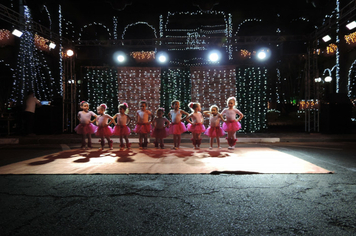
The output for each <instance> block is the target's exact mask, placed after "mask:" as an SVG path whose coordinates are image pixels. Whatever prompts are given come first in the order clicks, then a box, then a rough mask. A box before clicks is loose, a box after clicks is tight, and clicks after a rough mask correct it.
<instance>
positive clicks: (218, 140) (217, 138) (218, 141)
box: [216, 137, 221, 148]
mask: <svg viewBox="0 0 356 236" xmlns="http://www.w3.org/2000/svg"><path fill="white" fill-rule="evenodd" d="M216 143H217V144H218V148H221V147H220V138H219V137H216Z"/></svg>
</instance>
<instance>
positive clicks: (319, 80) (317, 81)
mask: <svg viewBox="0 0 356 236" xmlns="http://www.w3.org/2000/svg"><path fill="white" fill-rule="evenodd" d="M314 81H315V83H320V82H321V81H322V79H321V78H320V77H319V78H315V79H314Z"/></svg>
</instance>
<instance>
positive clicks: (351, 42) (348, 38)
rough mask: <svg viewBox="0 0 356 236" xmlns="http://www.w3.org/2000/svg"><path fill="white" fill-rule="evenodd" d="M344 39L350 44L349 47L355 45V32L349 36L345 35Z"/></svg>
mask: <svg viewBox="0 0 356 236" xmlns="http://www.w3.org/2000/svg"><path fill="white" fill-rule="evenodd" d="M344 38H345V40H346V43H347V44H349V45H350V44H354V43H356V32H353V33H351V34H349V35H345V36H344Z"/></svg>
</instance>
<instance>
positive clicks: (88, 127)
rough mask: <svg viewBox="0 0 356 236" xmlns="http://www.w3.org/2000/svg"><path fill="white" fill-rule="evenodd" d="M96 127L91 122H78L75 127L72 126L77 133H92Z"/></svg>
mask: <svg viewBox="0 0 356 236" xmlns="http://www.w3.org/2000/svg"><path fill="white" fill-rule="evenodd" d="M97 128H98V127H96V126H95V125H93V124H92V123H89V124H79V125H77V127H75V128H74V130H75V132H77V134H94V133H95V132H96V129H97Z"/></svg>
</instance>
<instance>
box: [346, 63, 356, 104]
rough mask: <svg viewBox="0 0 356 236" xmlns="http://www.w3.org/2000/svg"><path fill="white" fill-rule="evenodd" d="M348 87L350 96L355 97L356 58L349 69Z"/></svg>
mask: <svg viewBox="0 0 356 236" xmlns="http://www.w3.org/2000/svg"><path fill="white" fill-rule="evenodd" d="M347 88H348V96H349V98H352V99H355V98H356V60H355V61H354V62H353V63H352V65H351V67H350V69H349V75H348V81H347Z"/></svg>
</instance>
